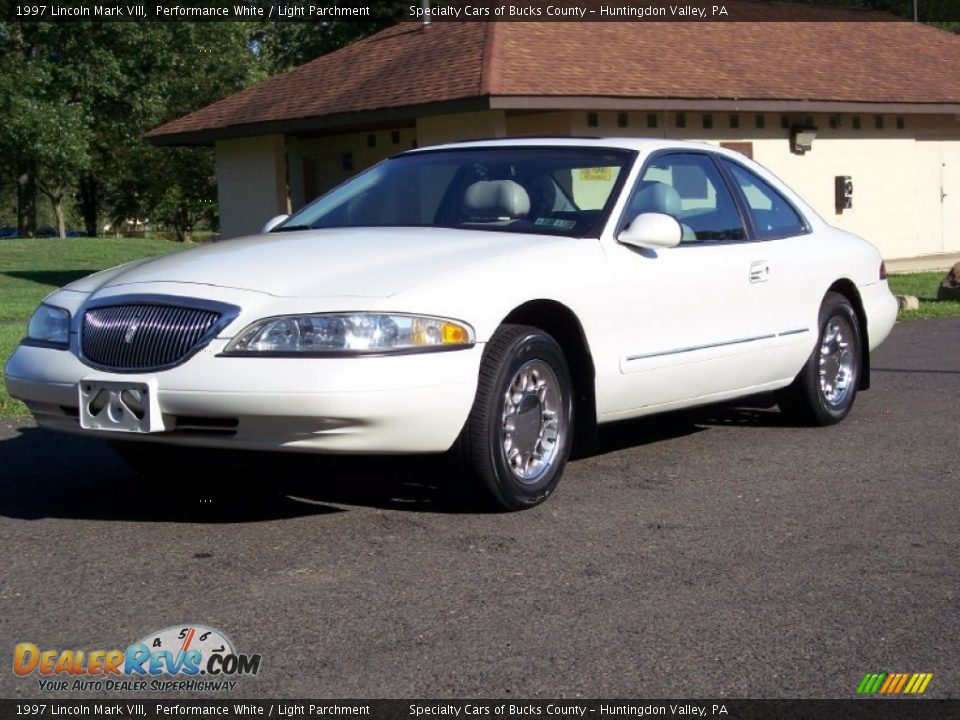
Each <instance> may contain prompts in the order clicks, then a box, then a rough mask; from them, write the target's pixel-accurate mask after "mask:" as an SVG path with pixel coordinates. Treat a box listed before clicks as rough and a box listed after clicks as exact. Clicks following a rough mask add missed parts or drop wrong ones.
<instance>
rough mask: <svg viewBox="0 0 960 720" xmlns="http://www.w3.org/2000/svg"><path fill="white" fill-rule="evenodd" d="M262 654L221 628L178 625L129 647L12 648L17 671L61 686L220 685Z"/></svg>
mask: <svg viewBox="0 0 960 720" xmlns="http://www.w3.org/2000/svg"><path fill="white" fill-rule="evenodd" d="M261 660H262V658H261V656H260V655H255V654H253V655H250V654H243V653H238V652H237V651H236V649H235V648H234V645H233V643H232V642H230V640H229V639H228V638H227V636H226V635H224V634H223V633H222V632H220V631H219V630H214V629H213V628H209V627H205V626H203V625H195V624H194V625H188V624H184V625H175V626H172V627H168V628H164V629H163V630H160V631H158V632H155V633H150V634H149V635H147V636H146V637H145V638H143V639H142V640H139V641H137V642H135V643H133V644H132V645H129V646H127V649H126V650H72V649H70V650H66V649H55V648H40V647H39V646H38V645H36V644H34V643H29V642H22V643H17V645H16V647H15V648H14V650H13V672H14V673H16V674H17V675H19V676H20V677H24V678H26V677H35V678H36V679H37V683H38V685H39V689H40V690H41V691H44V692H57V691H69V692H73V691H77V690H79V691H105V692H106V691H110V692H116V691H150V692H157V691H171V690H173V691H205V692H209V691H222V690H233V689H235V688H236V686H237V684H238V682H239V678H243V677H252V676H255V675H256V674H257V673H258V672H260V665H261Z"/></svg>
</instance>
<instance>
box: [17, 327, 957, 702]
mask: <svg viewBox="0 0 960 720" xmlns="http://www.w3.org/2000/svg"><path fill="white" fill-rule="evenodd" d="M873 380H874V387H873V389H871V390H870V391H869V392H866V393H864V394H861V395H860V396H859V398H858V399H857V403H856V406H855V408H854V410H853V412H852V414H851V415H850V417H849V418H848V419H847V420H846V421H845V422H844V423H842V424H841V425H840V426H837V427H833V428H825V429H808V428H796V427H790V426H788V425H785V424H784V423H783V422H782V421H781V419H780V416H779V414H778V412H777V410H776V408H775V407H769V403H768V402H765V398H758V399H757V400H756V402H753V401H751V402H749V403H740V404H737V405H732V406H731V405H728V406H724V407H720V408H710V409H705V410H698V411H694V412H687V413H680V414H673V415H669V416H665V417H658V418H651V419H645V420H641V421H632V422H627V423H620V424H617V425H615V426H611V427H607V428H606V429H605V430H604V431H603V433H602V437H601V442H602V453H601V454H599V455H597V456H595V457H592V458H588V459H584V460H578V461H575V462H573V463H571V464H570V465H569V466H568V469H567V472H566V474H565V476H564V479H563V481H562V482H561V484H560V487H559V489H558V491H557V493H556V495H555V496H554V497H553V498H551V499H550V500H549V501H548V502H547V503H546V504H545V505H543V506H541V507H540V508H537V509H535V510H532V511H527V512H522V513H514V514H478V513H473V512H469V511H465V510H464V509H463V508H462V507H460V506H458V505H457V504H456V503H455V502H452V501H451V500H450V497H449V493H448V490H447V488H446V484H447V483H446V479H447V474H446V469H445V467H444V466H443V464H442V463H441V462H436V461H429V460H424V459H421V458H413V459H410V458H406V459H393V458H391V459H380V460H376V461H362V462H352V461H345V460H339V461H329V460H323V459H312V458H307V459H299V460H294V461H290V462H277V463H273V462H269V461H268V462H263V461H262V460H257V462H256V463H253V461H251V465H250V467H252V468H255V470H256V472H255V474H256V475H258V476H259V477H260V480H259V481H251V480H249V479H243V478H242V475H243V474H244V473H241V472H240V470H243V469H244V467H240V466H237V467H233V468H219V469H218V468H212V469H209V470H208V471H207V472H208V475H209V476H208V477H207V478H206V479H208V480H209V479H212V480H214V481H215V482H214V483H213V488H212V489H210V488H209V487H208V485H209V483H200V482H197V480H199V478H197V477H196V475H195V474H192V473H193V471H192V468H191V467H190V466H188V465H187V464H186V463H184V462H183V461H181V460H179V459H178V457H177V456H176V455H175V454H172V455H171V460H170V467H169V473H170V477H169V481H158V482H153V483H147V482H145V481H143V480H140V479H139V478H138V477H137V476H136V475H135V474H133V473H132V471H130V470H128V469H127V468H126V466H124V465H123V464H121V463H120V462H119V461H118V460H116V459H115V458H114V457H113V456H112V454H111V453H110V451H109V450H108V449H106V448H105V447H104V446H103V445H101V444H99V443H98V442H93V441H88V440H84V439H78V438H74V437H68V436H60V435H56V434H51V433H47V432H45V431H42V430H39V429H37V428H35V427H34V426H33V425H32V424H31V423H30V422H29V421H27V420H25V419H24V420H20V421H8V422H5V423H3V424H0V657H2V656H4V655H6V657H7V660H5V661H3V662H2V664H0V697H2V698H28V697H41V696H45V695H47V696H50V697H58V696H62V694H58V693H44V692H41V691H40V690H39V688H38V684H37V675H36V674H34V675H31V676H29V677H27V678H21V677H17V676H16V675H14V673H13V672H11V669H10V668H11V659H12V655H13V648H14V645H15V644H16V643H20V642H32V643H35V644H37V645H38V646H39V647H40V648H42V649H48V648H49V649H54V648H55V649H66V648H71V649H79V648H84V649H111V648H121V649H123V648H126V647H127V645H129V644H130V643H133V642H135V641H136V640H138V639H140V638H142V637H144V636H146V635H148V634H149V633H151V632H152V631H156V630H159V629H161V628H166V627H169V626H175V625H180V624H192V623H200V624H203V625H205V626H208V627H212V628H217V629H219V630H221V631H223V632H224V633H225V634H226V635H227V636H228V637H229V638H230V639H231V640H232V641H233V643H234V645H235V646H236V648H237V649H238V650H239V651H241V652H244V653H258V654H260V655H261V656H262V663H263V664H262V668H261V670H260V673H259V674H258V675H257V677H255V678H244V679H242V680H241V681H240V685H241V686H242V687H241V688H240V689H238V690H237V691H236V692H234V693H232V695H235V696H240V697H252V698H256V697H263V698H268V697H274V698H281V697H287V698H295V697H296V698H316V699H319V698H324V697H340V698H348V697H363V698H379V697H502V698H509V697H544V698H546V697H558V698H559V697H564V698H577V697H586V698H597V697H629V698H658V697H659V698H666V697H704V698H707V697H777V698H779V697H801V698H833V697H838V698H845V697H853V696H854V693H855V689H856V686H857V685H858V683H859V682H860V680H861V678H863V676H864V674H865V673H867V672H932V673H934V677H933V679H932V681H931V682H930V684H929V686H928V688H927V690H926V695H928V696H932V697H941V698H942V697H957V696H958V694H960V651H958V647H960V644H958V638H960V583H958V560H960V487H958V481H960V454H958V449H960V442H958V440H960V319H946V320H928V321H916V322H912V323H909V324H901V325H898V326H897V327H896V329H895V330H894V333H893V335H892V336H891V338H890V339H889V340H888V341H887V343H886V344H885V345H884V346H882V347H881V348H880V349H879V351H877V352H876V354H875V356H874V376H873ZM171 453H175V451H171ZM245 463H246V460H245V459H242V460H240V461H239V465H244V464H245ZM185 480H186V481H185ZM71 679H72V678H71ZM104 694H105V695H106V694H109V693H104ZM120 694H123V693H120ZM154 695H158V694H156V693H154ZM70 696H71V697H78V696H81V695H80V694H79V693H71V694H70ZM86 696H90V697H92V696H94V695H86ZM168 696H169V697H176V695H175V694H170V695H168ZM200 696H205V694H201V695H200Z"/></svg>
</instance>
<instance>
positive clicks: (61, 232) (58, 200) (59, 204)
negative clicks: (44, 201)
mask: <svg viewBox="0 0 960 720" xmlns="http://www.w3.org/2000/svg"><path fill="white" fill-rule="evenodd" d="M50 202H51V203H52V204H53V216H54V217H55V218H56V219H57V237H59V238H65V237H66V236H67V226H66V225H65V224H64V222H63V193H60V194H58V195H57V196H56V197H55V198H53V197H52V198H50Z"/></svg>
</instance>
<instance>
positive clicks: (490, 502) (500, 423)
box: [457, 325, 573, 510]
mask: <svg viewBox="0 0 960 720" xmlns="http://www.w3.org/2000/svg"><path fill="white" fill-rule="evenodd" d="M572 420H573V392H572V382H571V380H570V370H569V367H568V365H567V361H566V358H565V357H564V355H563V351H562V350H561V349H560V346H559V345H558V344H557V342H556V340H554V339H553V338H552V337H551V336H550V335H548V334H546V333H545V332H543V331H542V330H539V329H538V328H534V327H530V326H526V325H503V326H501V327H500V329H499V330H497V332H496V333H495V334H494V336H493V338H491V340H490V342H489V343H487V347H486V349H485V351H484V354H483V360H482V361H481V365H480V376H479V383H478V387H477V396H476V399H475V400H474V405H473V409H472V410H471V412H470V417H469V418H468V419H467V423H466V425H465V426H464V428H463V431H462V432H461V434H460V438H459V440H458V441H457V451H458V455H459V460H460V462H461V466H462V468H463V470H464V471H465V473H466V475H467V479H468V480H469V481H470V483H471V485H472V487H473V489H474V491H476V494H477V495H478V496H479V499H480V500H481V501H482V502H483V503H484V504H485V505H487V506H489V507H492V508H494V509H499V510H523V509H525V508H529V507H533V506H534V505H538V504H540V503H542V502H543V501H544V500H546V499H547V498H548V497H549V496H550V494H551V493H552V492H553V490H554V489H555V488H556V486H557V483H558V482H559V481H560V476H561V475H562V474H563V468H564V465H565V464H566V462H567V458H568V457H569V455H570V443H571V436H572V427H573V426H572Z"/></svg>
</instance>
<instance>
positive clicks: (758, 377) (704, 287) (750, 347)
mask: <svg viewBox="0 0 960 720" xmlns="http://www.w3.org/2000/svg"><path fill="white" fill-rule="evenodd" d="M734 198H735V196H734V194H733V192H731V189H730V187H729V186H728V183H727V181H726V179H725V176H724V175H723V173H722V172H721V171H720V169H719V167H718V165H717V164H716V162H715V161H714V160H713V159H712V156H711V154H710V153H707V152H686V151H685V152H676V151H670V152H665V153H664V152H661V153H657V154H655V155H653V156H651V157H650V158H649V159H648V160H647V162H646V164H645V166H644V168H643V169H642V171H641V173H640V176H639V179H638V181H637V183H636V185H635V187H634V188H633V189H632V190H631V195H630V197H629V199H628V201H627V204H626V206H625V208H626V209H625V211H624V213H623V218H622V219H621V221H620V223H619V225H618V226H617V231H619V230H621V229H622V228H623V227H625V226H626V225H628V224H629V221H630V220H632V219H634V218H635V217H636V216H637V215H638V214H639V213H642V212H660V213H666V214H669V215H672V216H673V217H675V218H676V219H677V220H678V221H679V222H680V224H681V227H682V240H681V243H680V244H679V245H678V246H677V247H673V248H668V249H659V250H647V249H638V248H635V247H631V246H628V245H624V244H620V243H615V242H614V243H611V244H609V245H608V246H607V247H608V260H609V262H610V268H611V270H610V274H611V277H612V278H614V282H613V283H611V296H612V297H611V299H612V300H613V302H614V304H615V307H616V308H617V310H616V312H617V313H618V320H619V322H618V330H617V333H616V334H617V342H618V348H619V376H618V382H616V383H613V384H611V385H610V386H609V390H610V392H608V393H603V394H602V397H600V398H599V399H600V401H601V412H603V413H604V415H606V416H608V417H609V418H610V419H612V418H615V417H617V416H623V417H626V416H630V415H636V414H642V413H643V412H644V411H645V410H653V409H657V408H658V407H664V406H683V405H693V404H696V403H698V402H701V401H706V400H710V399H720V398H722V397H729V396H732V395H736V394H740V393H743V392H747V391H749V390H750V389H752V388H759V387H760V386H762V385H763V384H764V383H765V382H767V380H768V376H767V374H766V368H767V363H768V355H769V352H770V350H771V340H772V339H773V337H774V331H773V325H774V318H773V310H772V308H773V303H772V300H773V298H774V296H775V293H776V288H775V283H774V282H773V278H774V274H773V271H772V269H771V267H770V263H769V262H768V258H767V257H766V255H765V254H764V248H763V245H762V244H760V243H755V242H752V241H751V240H750V239H749V235H748V230H747V226H746V223H745V222H744V219H743V216H742V212H741V206H739V205H738V203H737V201H736V200H735V199H734Z"/></svg>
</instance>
